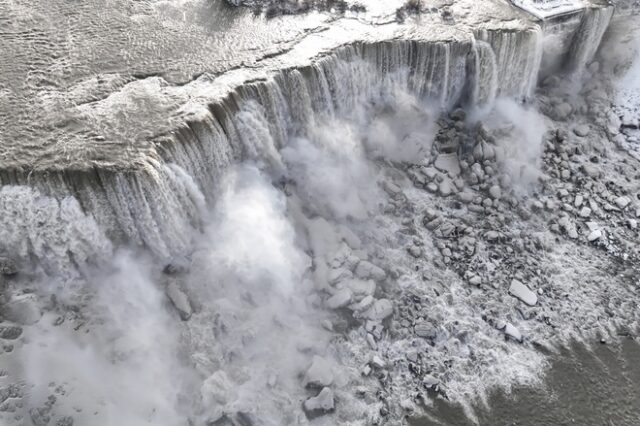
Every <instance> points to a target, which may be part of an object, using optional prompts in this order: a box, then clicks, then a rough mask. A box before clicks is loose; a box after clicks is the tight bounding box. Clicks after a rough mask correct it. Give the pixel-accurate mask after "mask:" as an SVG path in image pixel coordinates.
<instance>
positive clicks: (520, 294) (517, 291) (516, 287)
mask: <svg viewBox="0 0 640 426" xmlns="http://www.w3.org/2000/svg"><path fill="white" fill-rule="evenodd" d="M509 293H511V295H512V296H514V297H517V298H518V299H520V300H522V301H523V302H524V303H526V304H527V305H529V306H534V305H535V304H536V303H538V296H536V294H535V293H534V292H532V291H531V290H529V287H527V286H526V285H524V284H523V283H521V282H520V281H518V280H512V281H511V286H510V287H509Z"/></svg>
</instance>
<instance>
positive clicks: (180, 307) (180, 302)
mask: <svg viewBox="0 0 640 426" xmlns="http://www.w3.org/2000/svg"><path fill="white" fill-rule="evenodd" d="M166 292H167V297H168V298H169V300H170V301H171V303H172V304H173V306H174V307H175V308H176V310H177V311H178V313H179V314H180V319H182V320H183V321H187V320H188V319H189V318H191V314H192V313H193V310H192V309H191V303H190V302H189V298H188V297H187V295H186V294H185V293H184V292H183V291H182V289H181V288H180V286H179V285H178V283H177V282H175V281H171V282H170V283H169V285H167V290H166Z"/></svg>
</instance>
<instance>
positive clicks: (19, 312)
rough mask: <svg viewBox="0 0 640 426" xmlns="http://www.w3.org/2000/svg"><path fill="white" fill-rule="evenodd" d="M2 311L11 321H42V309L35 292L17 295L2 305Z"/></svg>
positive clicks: (28, 322) (25, 323) (27, 322)
mask: <svg viewBox="0 0 640 426" xmlns="http://www.w3.org/2000/svg"><path fill="white" fill-rule="evenodd" d="M0 313H2V316H4V317H5V318H6V319H8V320H9V321H12V322H15V323H17V324H22V325H32V324H35V323H37V322H38V321H40V318H41V317H42V311H41V309H40V305H39V303H38V298H37V296H36V295H35V294H30V293H27V294H20V295H15V296H13V297H12V298H11V300H9V302H7V303H5V304H4V305H2V306H1V307H0Z"/></svg>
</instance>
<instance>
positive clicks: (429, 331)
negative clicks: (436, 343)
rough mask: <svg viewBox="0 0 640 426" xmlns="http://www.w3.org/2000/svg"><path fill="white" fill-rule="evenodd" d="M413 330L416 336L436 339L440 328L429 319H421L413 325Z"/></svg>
mask: <svg viewBox="0 0 640 426" xmlns="http://www.w3.org/2000/svg"><path fill="white" fill-rule="evenodd" d="M413 331H414V332H415V333H416V336H419V337H422V338H424V339H435V338H436V336H437V335H438V330H437V329H436V328H435V327H434V326H433V324H431V323H430V322H429V321H420V322H418V323H416V325H415V326H414V327H413Z"/></svg>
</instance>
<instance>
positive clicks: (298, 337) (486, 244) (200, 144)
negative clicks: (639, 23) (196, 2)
mask: <svg viewBox="0 0 640 426" xmlns="http://www.w3.org/2000/svg"><path fill="white" fill-rule="evenodd" d="M462 3H464V5H466V4H467V3H465V2H462ZM514 3H516V4H517V5H518V6H519V7H522V8H523V9H524V10H527V11H529V12H531V13H533V15H535V16H538V17H546V16H551V13H550V12H549V13H547V12H548V11H550V10H554V11H555V12H557V13H554V14H553V16H554V17H556V20H548V21H545V22H541V23H539V22H536V21H535V20H533V19H530V18H529V17H526V15H520V14H521V13H523V12H519V11H516V9H513V12H511V10H512V9H510V6H509V5H508V4H507V3H506V2H505V4H504V5H503V4H501V3H500V4H499V5H493V6H491V7H496V8H497V9H496V10H500V11H503V10H504V11H505V12H501V13H505V14H507V15H509V14H511V13H512V14H513V16H514V17H513V18H512V19H505V20H503V21H500V22H499V24H496V23H494V22H490V21H488V20H486V21H485V22H480V23H477V24H476V23H474V25H470V24H469V25H466V24H465V25H464V26H463V25H462V24H460V23H456V22H455V19H454V18H455V17H457V16H458V13H460V15H459V17H458V18H457V19H463V17H464V16H467V15H463V14H462V12H461V11H460V10H458V9H456V8H454V10H453V12H451V11H450V10H449V11H448V12H447V14H443V15H442V16H444V17H445V18H446V19H445V21H444V24H443V23H439V24H438V25H439V27H438V28H440V29H442V33H441V34H438V33H434V32H430V31H428V29H425V26H424V25H423V26H421V25H420V21H419V20H418V21H417V23H416V22H413V21H411V20H409V21H408V22H407V23H403V24H397V23H388V22H385V19H387V15H385V14H384V13H381V14H380V15H373V13H374V12H371V13H372V15H367V18H366V19H369V20H370V21H371V22H367V23H361V22H357V20H354V21H356V22H350V21H349V19H348V18H345V19H344V20H340V19H337V18H336V22H330V23H328V24H325V23H322V24H318V23H316V22H312V23H311V24H310V25H309V27H308V28H311V29H308V28H305V30H304V31H305V32H304V36H300V41H299V42H297V44H294V45H290V46H287V48H286V49H282V50H281V51H279V52H276V53H273V54H265V56H264V57H260V58H253V59H246V58H245V59H244V61H245V62H244V63H243V65H237V66H229V69H228V70H224V71H221V72H219V73H215V72H213V71H211V72H205V73H200V72H194V74H195V76H193V78H189V79H186V81H184V80H185V79H183V80H180V79H177V80H180V81H177V82H173V83H170V80H171V79H170V78H169V77H168V76H164V77H159V76H157V75H154V73H149V75H146V76H140V75H137V74H136V76H135V77H131V78H128V77H122V79H120V78H119V77H118V78H116V77H113V76H112V77H109V78H106V77H101V78H100V81H98V82H94V81H91V82H89V81H83V83H82V85H80V86H79V87H76V88H75V89H74V90H70V91H69V93H71V94H67V95H65V96H68V99H67V98H65V99H64V100H63V98H62V95H60V93H62V90H58V91H57V92H56V94H54V93H53V91H51V92H47V94H46V95H44V94H42V96H41V99H42V102H43V103H44V104H45V105H62V106H64V107H65V108H67V107H68V105H72V106H70V107H69V108H70V109H69V111H72V112H69V113H68V116H65V117H63V118H60V117H55V119H54V118H52V119H51V123H53V124H52V125H51V126H50V127H46V126H49V124H50V123H49V122H48V121H47V122H46V123H44V124H42V126H40V124H36V125H35V126H34V127H33V128H31V129H30V131H29V132H22V128H20V127H19V126H18V125H17V124H16V125H12V124H9V123H7V126H6V128H5V130H4V133H2V134H0V136H2V139H0V142H2V143H1V144H0V148H1V149H2V150H3V151H2V152H0V159H2V163H1V164H0V183H1V184H2V186H1V187H0V207H1V212H2V214H1V215H0V237H1V238H0V254H1V255H2V257H1V258H0V272H1V273H2V274H3V275H2V278H1V280H0V290H2V293H1V296H0V319H2V320H3V321H2V322H1V323H0V422H3V424H7V425H36V426H41V425H56V426H64V425H66V426H71V425H74V424H75V425H142V424H153V425H167V426H175V425H242V426H246V425H254V426H258V425H304V424H317V425H325V424H326V425H333V424H345V425H346V424H352V425H372V424H403V422H406V419H407V418H408V417H409V416H414V417H415V416H418V417H419V416H427V418H429V409H430V407H432V406H433V403H434V402H433V401H434V400H440V399H446V400H449V401H452V402H455V403H459V404H462V406H463V407H464V408H465V410H466V413H467V415H468V416H469V418H471V419H472V420H473V419H474V409H473V407H474V404H477V403H478V401H482V400H483V399H484V398H485V397H486V395H487V393H488V392H491V391H492V389H495V388H496V387H500V388H503V389H509V388H510V387H511V386H513V385H516V384H530V385H535V384H538V383H539V382H540V380H541V378H542V376H543V373H544V368H545V365H546V358H545V356H544V354H543V353H542V352H541V351H539V350H538V349H539V348H541V347H544V348H547V349H548V350H553V348H554V347H556V345H560V344H562V343H563V342H565V341H567V340H568V339H573V338H584V339H593V338H595V337H594V336H598V338H602V339H609V338H610V336H613V335H615V334H616V333H617V332H618V331H619V330H620V329H621V328H624V329H629V330H633V329H634V327H635V325H636V321H637V315H638V313H637V312H638V311H637V309H636V301H635V300H636V299H637V295H636V294H635V292H634V291H635V288H636V286H637V284H638V282H637V281H638V280H637V273H638V267H637V265H638V264H637V255H638V247H637V245H635V244H634V243H633V241H634V239H636V240H637V230H636V229H637V222H636V219H635V217H636V216H638V215H640V203H639V201H638V197H637V195H638V194H640V193H639V192H638V190H639V188H638V183H637V182H636V181H634V180H633V179H631V180H629V179H627V180H626V181H625V180H624V179H622V178H620V179H618V178H611V179H609V180H608V181H607V182H606V183H604V182H603V181H601V179H600V178H601V176H603V174H605V175H606V176H609V175H612V176H613V175H615V176H619V175H620V174H622V175H624V176H632V174H633V170H634V169H635V168H637V164H636V163H637V161H638V160H637V159H636V158H635V157H633V156H631V157H629V158H627V157H628V156H629V154H628V152H629V151H632V149H631V148H629V146H630V145H629V144H631V145H633V141H634V140H635V139H633V138H637V137H638V136H637V135H636V133H634V131H635V130H637V128H638V127H639V126H638V118H637V105H636V106H633V101H628V102H618V101H617V100H615V99H617V98H615V96H614V93H615V90H616V86H615V82H614V80H613V79H612V77H611V76H612V75H614V74H615V73H623V72H625V71H626V70H627V69H628V68H629V67H630V66H631V62H632V61H633V56H632V55H633V54H634V53H632V50H629V51H628V52H627V53H626V56H625V55H622V56H623V58H620V57H619V56H620V55H617V54H616V55H614V54H613V53H612V52H613V51H614V50H617V47H615V46H616V45H615V44H616V43H618V42H619V40H620V38H621V37H623V36H621V35H620V34H615V31H613V30H611V29H610V28H611V27H612V26H613V23H615V24H617V25H619V26H620V28H626V26H631V27H632V28H633V18H628V17H627V15H630V16H632V14H633V13H635V12H634V11H635V9H634V6H633V5H630V6H628V7H627V8H622V9H621V10H624V11H625V13H619V14H617V15H614V7H612V6H610V5H600V4H598V5H591V4H590V5H588V7H587V6H585V5H583V4H582V2H580V5H578V4H577V2H535V1H534V2H514ZM551 3H554V4H555V5H551ZM560 3H561V4H560ZM0 6H1V4H0ZM534 6H535V7H537V8H540V7H541V8H542V9H541V10H544V11H545V12H544V13H542V15H540V14H536V13H534V12H533V11H531V10H530V9H531V8H532V7H534ZM551 6H553V7H551ZM185 7H186V6H185ZM163 10H164V9H163ZM172 10H173V9H172ZM536 10H537V9H536ZM558 11H560V12H558ZM463 12H465V13H466V14H469V13H471V14H473V13H475V9H473V7H471V6H468V7H467V6H465V8H464V10H463ZM477 13H478V14H481V12H477ZM487 13H490V12H487ZM449 14H451V15H452V16H453V17H454V18H451V17H450V16H449ZM445 15H446V16H445ZM440 16H441V15H440V14H436V15H435V17H433V18H430V17H426V18H424V19H441V17H440ZM137 19H138V20H139V22H146V21H145V20H144V19H142V18H141V17H138V18H137ZM250 19H259V18H257V17H251V18H250ZM282 19H284V21H283V22H286V19H298V18H293V17H287V18H282ZM299 19H316V18H308V17H305V18H299ZM332 19H334V18H332ZM366 19H364V18H363V20H366ZM416 19H417V18H416ZM451 19H454V22H453V23H452V22H451ZM464 19H470V18H464ZM0 22H1V20H0ZM629 22H631V24H629ZM373 24H379V27H378V26H376V25H373ZM314 25H317V26H318V27H319V26H321V25H326V27H324V28H323V30H322V31H319V30H317V28H316V27H314ZM608 28H609V31H608V32H607V30H608ZM633 29H634V30H638V28H633ZM232 30H233V29H231V30H229V31H232ZM345 34H347V35H345ZM607 34H608V35H607ZM630 34H632V36H628V37H631V38H630V39H625V42H626V43H630V45H631V43H636V39H634V38H633V33H632V32H630ZM345 40H346V41H345ZM603 40H604V41H603ZM638 40H640V38H639V39H638ZM602 43H605V46H608V47H610V49H608V50H607V49H601V50H600V53H598V49H599V47H600V46H601V44H602ZM607 43H608V44H607ZM612 46H613V47H612ZM638 46H640V43H638ZM253 50H255V49H253V48H249V49H247V52H250V51H253ZM633 52H635V50H633ZM242 54H243V55H245V54H246V55H249V54H248V53H242ZM247 58H250V57H249V56H247ZM607 60H610V61H611V64H609V63H608V62H607ZM614 60H615V61H616V62H614ZM614 68H615V73H614ZM636 68H637V67H636ZM631 69H635V68H631ZM0 70H1V68H0ZM2 87H3V86H0V89H2ZM87 87H88V88H89V89H87ZM105 87H107V88H108V90H107V92H108V93H106V94H100V91H101V90H104V88H105ZM111 89H113V91H112V92H110V90H111ZM84 90H89V92H91V91H92V90H95V91H96V94H92V95H91V96H87V95H85V94H84V93H85V92H83V91H84ZM9 92H10V91H7V93H9ZM0 93H2V92H1V91H0ZM11 93H13V92H11ZM91 93H93V92H91ZM18 98H19V97H18V96H15V97H14V96H13V95H12V94H8V95H6V97H5V100H6V103H4V104H0V106H2V107H3V108H4V106H6V105H8V106H9V107H10V106H12V105H13V103H16V102H20V100H18ZM87 98H88V100H87ZM78 99H84V100H85V101H84V102H80V101H77V100H78ZM630 99H634V98H633V97H631V98H630ZM3 102H5V101H3ZM56 102H58V103H56ZM616 102H617V104H618V106H617V108H618V110H617V111H619V112H612V111H611V103H616ZM30 107H31V106H30ZM7 108H8V107H7ZM633 108H636V109H635V110H634V109H633ZM7 110H8V109H7ZM2 111H5V109H0V112H2ZM54 113H56V111H54V112H53V113H52V115H53V114H54ZM16 114H17V113H16ZM2 116H4V115H2ZM633 120H635V121H633ZM10 138H11V140H12V141H18V140H24V141H26V142H24V143H16V142H14V143H11V141H9V139H10ZM14 138H15V139H14ZM21 138H22V139H21ZM607 144H609V145H615V146H617V147H619V149H617V150H615V151H614V150H612V149H611V148H609V147H607ZM623 147H624V149H623ZM632 161H633V162H632ZM614 170H615V172H614ZM585 276H587V277H588V278H585ZM634 277H635V278H634ZM602 280H610V281H611V287H607V288H603V287H602V286H601V285H600V284H599V283H600V282H601V281H602ZM629 333H633V331H629ZM431 420H433V419H431ZM433 421H436V420H433Z"/></svg>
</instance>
